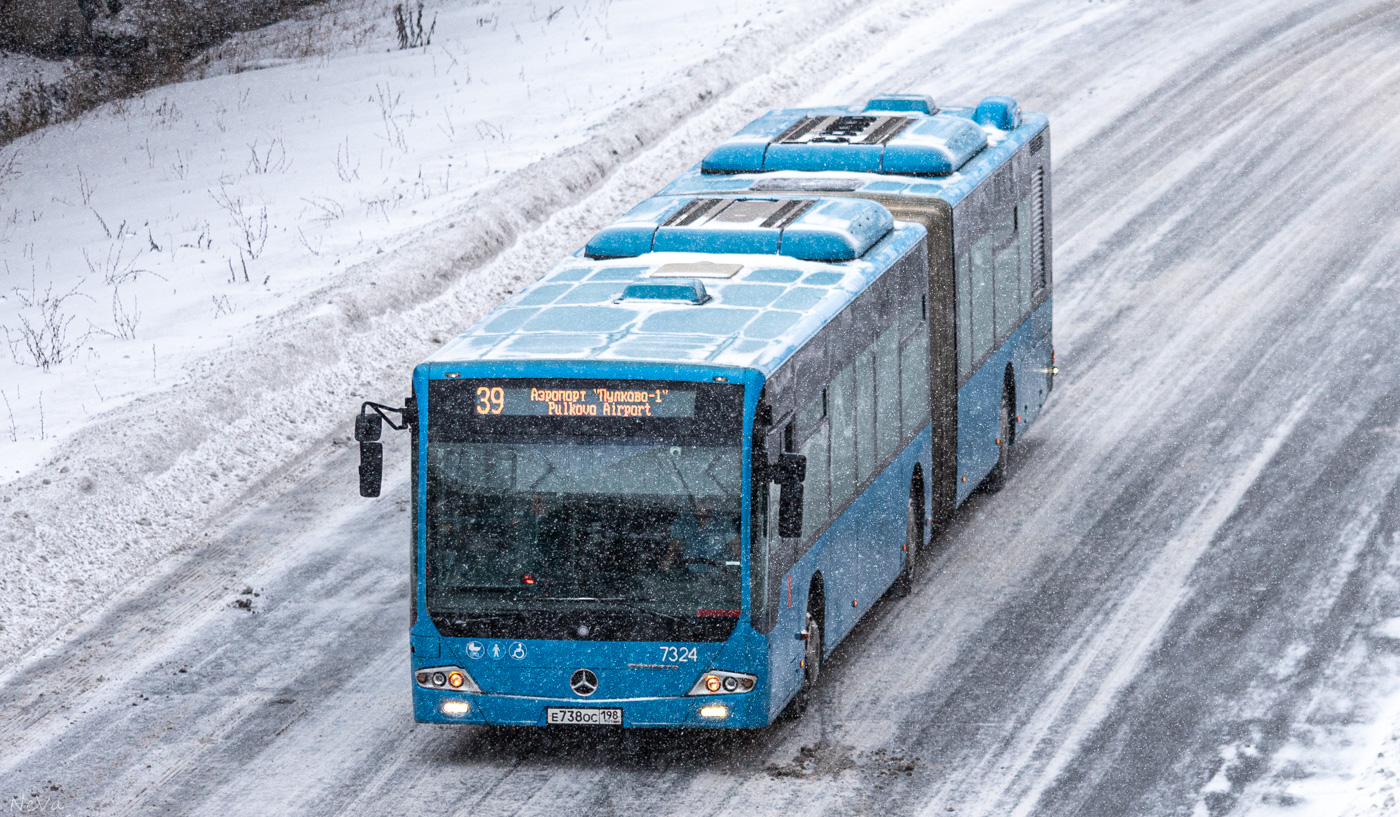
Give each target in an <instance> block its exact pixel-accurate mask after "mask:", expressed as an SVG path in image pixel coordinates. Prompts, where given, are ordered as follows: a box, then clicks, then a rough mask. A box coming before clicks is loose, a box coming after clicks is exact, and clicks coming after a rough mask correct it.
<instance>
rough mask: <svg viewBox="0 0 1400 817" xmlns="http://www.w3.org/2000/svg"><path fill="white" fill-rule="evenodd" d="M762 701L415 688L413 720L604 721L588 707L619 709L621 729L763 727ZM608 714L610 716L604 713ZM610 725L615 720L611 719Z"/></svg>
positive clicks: (754, 696) (748, 696)
mask: <svg viewBox="0 0 1400 817" xmlns="http://www.w3.org/2000/svg"><path fill="white" fill-rule="evenodd" d="M765 702H766V699H765V698H764V697H763V696H761V695H759V694H758V690H757V689H755V690H753V691H752V692H746V693H739V694H732V695H703V696H684V697H679V698H624V699H613V700H584V699H580V698H573V699H558V698H535V697H526V696H517V695H497V694H485V693H480V694H469V693H461V692H450V691H445V690H431V689H422V688H420V687H415V688H414V690H413V718H414V720H416V721H418V722H419V723H445V724H478V725H488V726H549V725H550V721H549V710H551V709H555V710H564V711H574V712H577V711H579V710H583V711H584V712H583V713H582V718H580V716H579V715H578V714H571V715H568V716H560V715H557V716H556V718H561V717H568V718H570V719H572V720H574V721H575V722H577V721H578V720H582V721H584V722H587V721H590V720H599V721H601V720H605V718H603V717H601V716H602V714H603V713H597V716H594V715H595V713H592V712H588V711H587V710H595V709H603V710H621V716H622V723H621V726H622V727H623V728H640V729H645V728H673V729H674V728H686V729H755V728H759V727H763V726H767V725H768V717H767V715H768V713H767V711H766V708H765V706H764V704H765ZM608 717H609V718H612V717H614V716H613V715H611V714H609V715H608ZM614 723H615V721H614Z"/></svg>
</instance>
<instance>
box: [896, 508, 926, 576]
mask: <svg viewBox="0 0 1400 817" xmlns="http://www.w3.org/2000/svg"><path fill="white" fill-rule="evenodd" d="M921 515H922V514H921V513H920V511H919V503H918V502H917V501H916V500H915V498H914V496H913V495H912V494H911V495H910V497H909V516H908V520H907V521H906V522H905V523H904V569H903V570H901V571H900V573H899V578H897V579H895V580H894V594H895V596H896V597H898V598H901V599H902V598H905V597H906V596H908V595H909V594H910V593H912V592H913V591H914V585H915V584H916V583H917V582H918V580H919V546H920V545H921V544H923V540H924V536H923V524H922V523H923V519H921V518H920V517H921Z"/></svg>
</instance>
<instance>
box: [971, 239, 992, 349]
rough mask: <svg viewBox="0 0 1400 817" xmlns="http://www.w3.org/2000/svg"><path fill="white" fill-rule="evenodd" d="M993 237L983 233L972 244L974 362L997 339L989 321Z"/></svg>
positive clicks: (990, 311)
mask: <svg viewBox="0 0 1400 817" xmlns="http://www.w3.org/2000/svg"><path fill="white" fill-rule="evenodd" d="M992 239H993V235H992V234H991V233H986V234H985V235H982V236H980V237H979V238H978V239H977V242H976V243H974V244H973V245H972V360H971V362H970V365H969V368H971V365H975V364H976V363H977V362H978V361H980V360H981V359H982V357H983V356H984V355H986V354H987V352H989V351H991V349H992V344H993V343H995V342H996V331H995V326H994V324H993V323H992V302H993V292H994V289H993V285H992V273H993V270H992Z"/></svg>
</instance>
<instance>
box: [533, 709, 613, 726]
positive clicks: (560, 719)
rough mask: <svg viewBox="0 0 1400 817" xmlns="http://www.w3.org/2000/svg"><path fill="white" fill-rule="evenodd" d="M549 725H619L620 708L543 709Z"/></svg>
mask: <svg viewBox="0 0 1400 817" xmlns="http://www.w3.org/2000/svg"><path fill="white" fill-rule="evenodd" d="M544 715H545V721H546V722H547V723H549V725H551V726H556V725H557V726H621V725H622V710H621V709H554V708H548V709H545V711H544Z"/></svg>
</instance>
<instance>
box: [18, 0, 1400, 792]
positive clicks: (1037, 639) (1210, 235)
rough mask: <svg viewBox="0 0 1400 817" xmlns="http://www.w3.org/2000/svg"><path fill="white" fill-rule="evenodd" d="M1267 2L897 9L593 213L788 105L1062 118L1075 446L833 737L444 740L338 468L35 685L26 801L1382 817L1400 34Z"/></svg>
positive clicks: (399, 588)
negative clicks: (1369, 782) (1355, 778)
mask: <svg viewBox="0 0 1400 817" xmlns="http://www.w3.org/2000/svg"><path fill="white" fill-rule="evenodd" d="M1242 5H1243V4H1217V3H1177V2H1170V3H1157V4H1139V3H1129V2H1112V1H1110V2H1091V3H1084V2H1035V3H1029V4H1025V5H1024V6H1022V7H1020V8H1019V10H1018V11H1016V12H1015V13H1002V14H999V15H989V16H986V17H984V18H982V19H969V21H968V25H969V26H970V30H965V31H964V30H958V29H957V28H956V27H954V28H951V29H943V28H940V27H939V26H936V25H929V24H926V23H920V24H918V25H915V24H912V23H910V19H911V18H910V17H907V16H902V15H904V14H905V13H912V14H913V15H914V16H915V17H916V18H925V17H928V18H929V19H932V20H935V21H936V20H937V14H938V6H937V5H935V4H925V3H917V2H886V3H873V4H871V5H870V6H868V7H866V8H864V9H863V10H858V12H857V13H853V14H851V15H850V17H849V19H848V20H847V21H846V22H844V23H843V24H842V25H840V26H837V27H836V28H835V30H833V32H832V33H831V34H830V35H828V36H827V37H826V38H823V39H822V40H821V41H819V42H816V43H812V44H810V45H804V46H802V47H800V48H798V49H796V50H795V51H793V52H790V53H789V54H787V55H785V57H784V59H783V60H780V61H775V66H774V67H773V69H772V72H771V73H770V74H768V75H765V76H759V77H757V78H755V79H754V80H753V81H752V82H750V83H748V84H745V85H743V86H741V87H739V88H736V89H735V90H733V91H732V92H731V93H730V94H728V95H726V96H724V97H722V98H720V99H717V100H716V101H715V102H714V103H713V104H712V105H711V106H709V107H708V108H706V109H704V110H703V111H700V112H698V113H696V114H695V115H694V116H692V117H691V119H690V120H688V121H687V122H686V123H684V124H683V125H682V126H681V127H680V128H679V129H678V130H677V131H676V133H675V134H673V136H671V137H668V138H666V139H663V140H661V141H660V142H659V143H657V144H656V145H655V146H654V147H652V148H651V149H649V150H647V151H645V152H644V153H643V154H642V155H639V156H638V157H637V158H636V159H634V160H632V161H631V162H629V163H627V165H626V166H624V167H623V168H622V169H621V170H619V171H618V173H616V174H614V176H613V177H611V178H610V179H609V180H608V181H607V182H606V183H604V184H603V185H601V186H600V187H599V188H598V189H596V190H595V191H593V192H591V193H590V194H588V198H587V199H586V200H585V201H583V202H581V203H580V204H579V205H577V207H578V208H584V209H587V208H590V207H593V208H603V209H609V211H616V210H617V209H618V205H619V204H620V203H622V202H624V201H625V200H626V199H627V198H628V197H631V198H636V197H637V196H638V195H640V194H641V193H643V192H645V191H647V190H650V189H653V188H654V187H655V186H656V184H657V182H659V181H660V180H661V179H662V178H665V177H666V176H667V175H669V174H674V173H675V172H677V171H679V170H680V168H681V166H682V165H683V164H684V163H685V162H686V161H688V160H690V159H691V158H693V157H694V155H695V153H696V151H697V150H699V149H700V148H701V146H703V145H704V144H705V143H707V142H708V141H713V139H714V136H715V134H718V133H725V132H728V131H729V130H732V129H733V128H734V127H737V126H738V124H740V123H739V121H736V120H734V119H733V118H732V117H733V116H734V114H735V111H747V110H750V109H753V108H754V107H764V106H767V105H773V104H787V103H801V102H809V101H832V100H833V99H837V100H847V101H856V100H859V99H863V98H864V97H865V96H867V95H868V94H869V93H870V92H872V91H874V90H876V89H880V90H888V89H897V90H910V91H920V92H927V93H931V94H933V95H934V97H935V98H936V99H939V100H949V101H967V100H974V99H976V98H980V96H981V95H983V94H984V92H987V91H989V90H993V89H994V90H997V91H1002V92H1009V93H1013V94H1014V95H1016V96H1017V97H1018V98H1019V99H1020V100H1021V101H1022V103H1023V105H1024V106H1025V107H1026V108H1027V109H1029V110H1037V111H1044V112H1046V113H1048V114H1049V115H1050V117H1051V121H1052V123H1053V127H1054V128H1055V133H1056V141H1055V150H1056V151H1057V152H1056V155H1055V167H1056V183H1057V184H1056V188H1055V196H1056V198H1055V242H1056V245H1055V258H1056V274H1057V289H1056V310H1057V316H1056V318H1057V320H1056V347H1057V351H1058V353H1059V360H1060V361H1061V370H1062V374H1061V376H1060V378H1059V379H1058V381H1057V385H1056V391H1055V393H1054V397H1053V399H1052V401H1051V403H1050V405H1049V410H1048V412H1047V413H1046V415H1045V416H1044V419H1043V420H1042V421H1041V422H1040V423H1039V424H1038V425H1037V426H1036V427H1035V428H1034V430H1033V431H1032V433H1031V434H1030V435H1028V436H1027V437H1026V438H1025V439H1024V440H1022V441H1021V444H1020V445H1018V450H1017V458H1016V464H1015V468H1014V471H1013V476H1012V478H1011V480H1010V482H1009V484H1008V486H1007V488H1006V489H1005V490H1004V491H1003V492H1001V493H1000V494H997V495H995V496H977V497H974V499H973V500H972V501H971V502H970V503H969V504H968V506H966V507H964V508H963V510H962V511H961V512H960V513H959V515H958V518H957V521H956V522H955V524H954V526H953V527H952V529H951V530H949V531H948V532H947V533H946V534H945V535H944V536H943V537H942V538H941V539H940V540H939V542H938V543H937V545H936V547H937V551H936V553H935V557H934V558H935V561H934V563H933V564H932V566H931V568H930V570H929V572H928V574H927V575H926V577H925V580H924V582H923V583H922V585H921V586H920V587H918V588H917V589H916V591H915V593H914V594H913V595H912V596H911V597H910V598H909V599H907V600H887V601H885V602H882V603H881V604H880V605H879V606H878V607H877V608H876V609H875V610H874V611H872V614H871V615H870V616H869V617H868V619H867V621H866V622H865V623H864V624H863V625H862V626H861V627H860V628H859V629H858V630H857V631H856V633H855V634H853V636H852V637H851V638H850V639H849V640H848V641H847V642H846V643H845V644H843V645H842V646H841V648H840V649H839V650H838V651H837V653H836V654H835V656H834V657H833V660H832V661H831V663H830V664H828V665H827V666H826V667H825V669H826V670H827V671H826V672H824V674H823V678H822V684H821V688H820V694H819V696H818V701H817V703H816V704H815V706H814V707H813V708H812V709H811V710H810V711H809V712H808V714H807V715H806V716H805V717H804V718H803V719H802V720H800V721H798V722H796V723H787V724H780V725H778V726H776V727H774V728H772V729H770V730H767V731H765V732H762V733H759V734H752V735H740V736H709V735H702V736H695V735H672V734H661V735H648V734H633V733H629V734H623V735H613V734H607V735H601V736H600V735H598V734H595V733H591V732H583V733H552V732H551V733H540V732H530V731H526V732H518V731H496V730H483V729H475V728H459V729H451V728H439V727H428V726H416V725H414V724H413V723H412V722H411V720H410V717H409V686H408V685H409V681H408V677H407V663H408V655H407V638H406V618H407V616H406V613H407V610H406V606H407V601H406V594H407V575H406V573H407V548H408V545H407V539H408V534H407V519H406V516H407V515H406V513H405V512H404V510H405V504H406V502H405V501H403V500H398V499H396V498H397V497H402V496H404V495H405V491H406V487H405V479H406V469H405V468H404V467H403V466H402V464H403V462H404V460H405V459H406V455H405V452H404V450H403V443H402V441H401V440H400V441H397V442H396V443H395V445H397V446H398V447H397V448H395V447H394V446H390V448H389V450H388V451H386V460H387V461H389V462H393V463H398V464H400V466H399V467H398V469H397V470H396V471H394V472H392V473H391V474H390V479H389V485H390V488H389V490H388V491H386V494H387V496H386V498H385V499H382V500H380V501H377V502H368V501H364V502H362V501H360V500H359V499H358V498H357V497H355V496H354V485H353V484H352V474H353V460H352V457H351V447H350V446H345V445H340V444H336V445H332V444H331V441H329V440H327V441H326V444H325V445H324V446H323V447H321V448H320V449H318V450H315V451H311V452H308V454H307V456H306V458H305V460H304V461H303V463H302V464H301V465H299V466H298V467H296V468H295V469H293V470H292V471H291V472H290V473H287V474H285V475H284V476H283V477H282V478H281V479H279V480H278V481H276V482H274V483H272V484H270V485H266V486H263V487H261V488H260V489H258V490H257V491H255V492H254V493H251V494H250V495H249V497H248V499H247V502H246V511H245V512H244V513H243V514H242V515H240V516H238V517H236V518H232V519H229V520H227V521H226V523H225V525H224V526H223V527H221V528H220V529H219V530H218V531H217V532H216V534H215V535H214V536H211V537H210V538H209V540H206V541H205V542H191V543H190V545H189V549H188V550H187V551H186V553H185V554H183V555H182V559H181V561H180V562H179V563H178V564H177V565H176V566H174V567H173V568H172V569H171V570H170V571H169V572H167V573H165V574H163V575H160V576H158V577H155V578H154V579H153V580H152V581H151V582H150V583H149V584H148V585H147V586H145V587H143V588H140V589H138V590H137V591H135V592H133V593H132V594H131V595H130V596H129V598H128V599H127V600H126V601H124V602H123V603H122V604H121V605H120V607H118V608H117V609H115V610H113V611H112V612H111V613H110V614H108V615H107V616H105V617H103V618H102V619H101V620H100V621H99V622H98V623H97V624H96V625H95V626H93V627H92V628H90V629H89V630H87V631H85V632H83V633H82V634H80V635H79V636H78V637H77V638H75V639H74V640H73V641H72V642H71V643H70V644H69V645H67V647H65V648H63V649H61V650H56V651H52V652H51V654H50V655H48V656H47V657H44V658H43V659H42V660H36V661H30V662H28V663H26V664H25V665H24V666H23V667H22V668H21V669H20V670H19V671H18V672H17V673H15V674H12V675H11V676H10V677H8V678H7V679H6V681H5V682H4V684H3V686H0V707H3V711H4V712H5V713H6V714H5V717H4V718H3V719H0V805H5V804H6V803H5V801H6V800H9V799H10V798H12V797H13V798H16V801H17V802H23V803H31V804H33V805H36V806H42V807H44V808H48V809H51V811H50V812H42V813H61V814H88V813H94V814H190V815H235V814H239V815H241V814H247V815H266V814H280V813H287V814H325V815H342V814H365V815H382V814H408V813H413V814H423V813H443V814H471V815H497V814H499V815H515V814H521V815H525V814H555V813H561V812H571V813H579V814H590V815H593V814H636V813H643V812H645V813H650V814H697V813H704V814H707V815H726V814H731V815H755V814H777V813H793V814H831V815H852V814H867V813H880V814H884V815H916V814H926V815H932V814H935V813H938V814H949V813H957V814H960V815H969V814H971V815H984V814H986V815H992V814H997V815H1002V814H1015V815H1023V814H1038V815H1039V814H1044V815H1064V814H1093V815H1100V814H1101V815H1128V814H1133V815H1138V814H1143V815H1147V814H1153V815H1155V814H1193V813H1194V814H1201V815H1207V814H1209V815H1217V814H1223V813H1226V812H1234V813H1244V812H1250V813H1261V814H1262V813H1268V814H1273V813H1280V814H1342V813H1345V812H1346V810H1347V808H1348V807H1349V805H1350V804H1349V802H1348V801H1347V799H1346V798H1347V797H1348V796H1350V795H1351V794H1352V793H1354V790H1355V788H1356V787H1355V784H1354V782H1353V784H1351V785H1348V786H1340V785H1339V786H1338V787H1336V788H1335V789H1328V788H1327V787H1326V786H1325V785H1320V784H1319V783H1318V781H1319V780H1322V779H1323V778H1325V774H1323V772H1322V770H1321V769H1322V765H1323V758H1321V757H1320V755H1321V754H1323V753H1325V752H1324V751H1323V750H1325V748H1326V747H1327V746H1329V745H1331V743H1333V742H1335V743H1336V744H1337V745H1344V744H1345V742H1347V741H1350V740H1351V737H1350V735H1351V733H1350V732H1348V731H1347V730H1348V729H1351V728H1352V725H1353V724H1355V723H1359V722H1362V721H1367V720H1373V719H1375V718H1376V717H1377V716H1378V713H1376V712H1374V711H1368V710H1365V709H1364V708H1361V709H1358V708H1356V706H1355V704H1354V703H1350V702H1355V701H1374V700H1377V699H1378V698H1377V696H1378V695H1379V694H1380V693H1379V692H1377V690H1382V689H1384V685H1385V684H1386V683H1387V678H1393V677H1394V672H1395V670H1396V666H1397V660H1398V659H1400V652H1397V650H1396V649H1395V647H1394V641H1393V640H1392V639H1390V638H1386V637H1382V636H1381V635H1378V634H1377V633H1378V632H1382V631H1384V632H1395V631H1394V630H1393V629H1392V630H1385V628H1381V630H1379V631H1378V630H1377V629H1376V625H1378V624H1383V623H1384V622H1385V621H1386V620H1388V619H1390V618H1391V617H1393V616H1397V615H1400V590H1398V589H1397V588H1400V557H1397V552H1400V548H1397V547H1396V545H1397V544H1400V501H1397V500H1398V499H1400V497H1397V494H1400V358H1397V356H1396V354H1395V352H1394V348H1393V346H1394V342H1395V340H1396V339H1397V338H1400V310H1397V309H1396V306H1395V305H1396V302H1397V287H1398V286H1400V284H1397V275H1396V270H1397V269H1400V220H1398V219H1400V215H1397V208H1396V206H1395V202H1397V201H1400V138H1397V137H1396V135H1395V132H1396V127H1397V125H1400V3H1377V2H1373V3H1365V2H1340V3H1337V2H1322V3H1303V2H1277V3H1272V4H1259V5H1258V6H1255V7H1251V8H1243V7H1241V6H1242ZM1006 8H1008V9H1010V8H1014V7H1013V6H1011V5H1010V4H1007V5H1006ZM929 15H932V16H931V17H929ZM890 40H892V41H893V44H892V45H891V44H886V43H887V42H888V41H890ZM849 54H862V55H864V56H863V58H862V60H859V61H853V60H851V59H850V58H849V56H844V55H849ZM831 63H836V64H840V65H841V68H840V69H831V70H825V69H824V70H823V71H822V72H818V73H820V74H821V76H813V75H812V72H811V71H810V66H811V65H821V64H831ZM804 64H805V65H807V66H808V69H809V70H807V71H806V72H803V71H802V70H799V69H795V68H793V66H801V65H804ZM848 68H849V69H850V70H846V69H848ZM833 75H835V76H839V77H840V78H839V79H837V80H836V81H834V82H833V81H831V80H830V77H831V76H833ZM851 77H858V78H859V79H858V80H852V79H851ZM823 82H829V83H830V84H829V85H823V84H822V83H823ZM559 217H560V218H565V219H567V218H568V217H569V214H568V213H567V212H565V213H561V215H560V216H559ZM541 229H543V230H548V229H550V226H549V225H548V224H547V225H546V226H545V227H544V228H541ZM524 243H527V244H528V243H529V242H528V241H526V242H524ZM513 251H514V250H513ZM507 260H509V259H507ZM366 396H367V397H384V396H392V394H391V395H366ZM349 412H350V409H349V407H347V416H348V415H349ZM245 587H246V588H249V593H248V594H246V595H245V594H243V592H242V591H243V590H244V588H245ZM235 602H237V603H238V604H235ZM240 604H241V605H245V606H251V610H248V609H243V607H242V606H238V605H240ZM1390 683H1393V682H1390ZM1300 746H1302V747H1313V753H1312V754H1309V753H1308V752H1307V751H1300V750H1299V747H1300ZM1318 747H1321V748H1318ZM1310 781H1311V782H1310ZM1358 805H1360V804H1358ZM34 813H41V812H34Z"/></svg>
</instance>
